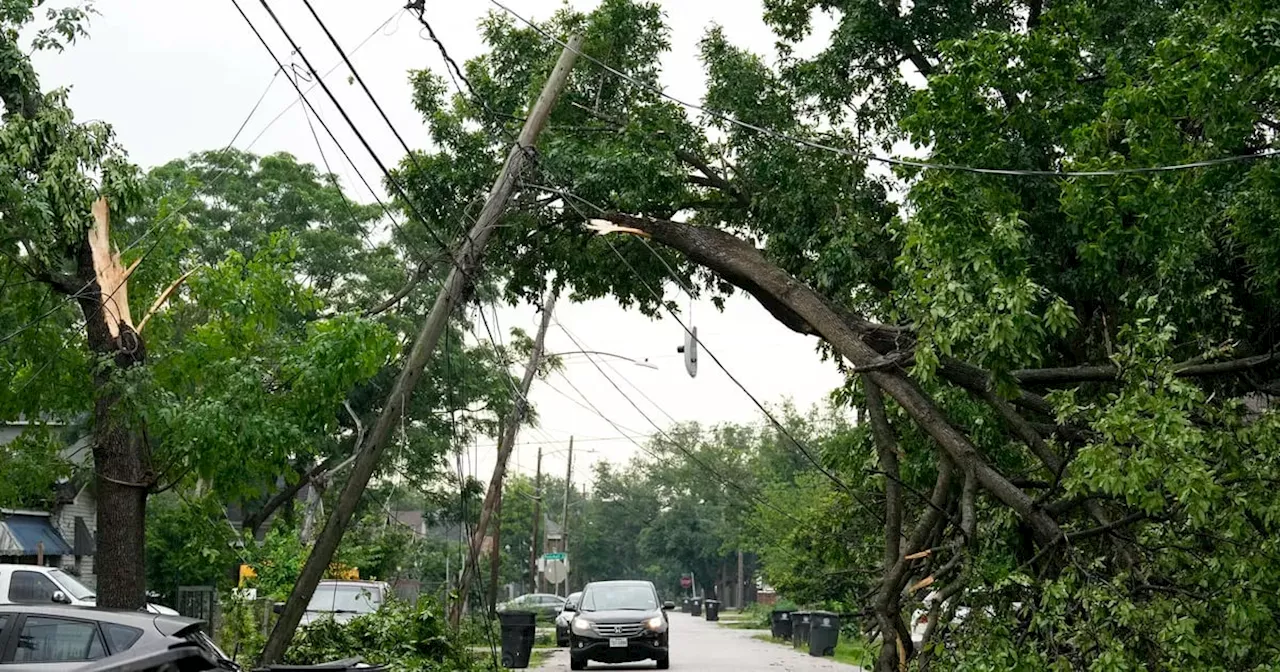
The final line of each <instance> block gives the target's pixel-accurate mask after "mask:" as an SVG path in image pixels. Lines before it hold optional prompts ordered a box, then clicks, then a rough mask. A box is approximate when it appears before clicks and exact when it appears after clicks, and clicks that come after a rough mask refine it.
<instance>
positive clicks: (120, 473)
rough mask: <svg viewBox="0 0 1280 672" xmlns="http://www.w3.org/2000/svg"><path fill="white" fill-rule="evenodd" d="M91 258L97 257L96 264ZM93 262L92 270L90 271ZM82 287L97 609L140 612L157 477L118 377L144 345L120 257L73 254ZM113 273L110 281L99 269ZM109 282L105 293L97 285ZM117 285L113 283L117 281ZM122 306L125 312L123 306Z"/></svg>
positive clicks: (98, 229)
mask: <svg viewBox="0 0 1280 672" xmlns="http://www.w3.org/2000/svg"><path fill="white" fill-rule="evenodd" d="M94 218H95V220H96V222H95V228H94V231H93V232H91V233H90V239H92V238H93V237H94V236H95V235H97V236H99V237H98V240H106V238H107V237H108V235H109V228H108V223H107V206H106V202H105V201H101V200H100V201H99V202H98V203H96V204H95V205H94ZM95 256H96V259H95ZM95 262H96V266H95ZM77 266H78V275H79V277H80V278H81V280H82V281H83V284H84V286H85V289H84V290H83V291H81V292H79V293H78V294H77V295H76V297H77V301H78V303H79V305H80V310H81V312H82V313H83V314H84V318H85V336H86V339H87V342H88V345H89V350H90V351H91V352H92V353H93V354H94V355H95V356H97V357H99V358H100V359H101V360H102V361H103V362H104V365H103V366H99V367H97V368H96V370H95V373H94V380H93V384H94V400H93V462H94V474H95V476H96V485H97V500H98V537H97V541H98V547H97V555H96V557H95V560H96V562H95V563H94V564H95V569H96V570H97V574H98V606H100V607H111V608H119V609H138V608H141V607H142V606H143V605H144V604H145V603H146V565H145V563H143V561H142V559H143V556H144V554H145V549H146V529H147V511H146V507H147V493H148V491H149V489H150V487H151V485H152V482H153V480H154V475H153V474H152V469H151V454H150V451H149V449H148V446H147V443H146V437H145V430H143V429H142V428H141V426H140V425H139V424H138V423H137V422H136V420H135V418H132V417H130V413H129V410H128V403H127V400H126V399H125V396H124V391H123V385H122V381H121V380H120V378H121V374H122V373H123V372H125V371H126V370H128V369H130V368H133V367H135V366H140V365H142V364H143V363H145V362H146V346H145V344H144V343H143V340H142V336H141V335H139V334H138V332H137V331H135V330H134V328H133V326H132V324H131V319H130V318H129V316H128V308H127V306H128V303H127V302H128V295H127V293H126V292H125V290H124V278H123V276H122V275H120V274H119V273H118V271H120V270H122V269H120V268H119V263H118V259H115V260H110V259H108V260H105V261H104V259H103V258H102V256H101V255H95V253H94V250H93V249H92V245H91V244H90V243H89V242H88V240H86V242H85V243H84V244H83V245H82V246H81V248H80V249H79V250H78V260H77ZM107 266H111V267H114V269H115V270H116V271H117V273H116V274H115V276H114V277H115V279H111V276H110V275H108V276H105V277H104V275H103V270H104V267H107ZM99 278H104V279H105V280H106V287H107V289H105V290H104V285H103V284H102V283H100V282H99ZM116 280H118V282H117V281H116ZM121 305H123V306H124V308H123V309H122V308H120V306H121Z"/></svg>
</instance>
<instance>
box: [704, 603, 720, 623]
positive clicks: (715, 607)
mask: <svg viewBox="0 0 1280 672" xmlns="http://www.w3.org/2000/svg"><path fill="white" fill-rule="evenodd" d="M703 606H704V607H706V609H707V620H708V621H718V620H720V600H707V602H706V604H704V605H703Z"/></svg>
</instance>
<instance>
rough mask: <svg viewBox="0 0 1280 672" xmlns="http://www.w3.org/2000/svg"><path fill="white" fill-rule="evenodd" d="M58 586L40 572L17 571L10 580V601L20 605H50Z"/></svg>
mask: <svg viewBox="0 0 1280 672" xmlns="http://www.w3.org/2000/svg"><path fill="white" fill-rule="evenodd" d="M58 590H60V589H59V588H58V584H56V583H54V582H53V581H50V580H49V577H47V576H45V575H44V574H41V573H40V572H26V571H17V572H14V573H13V576H12V577H11V578H10V579H9V601H10V602H16V603H18V604H49V603H50V602H53V594H54V593H55V592H57V591H58Z"/></svg>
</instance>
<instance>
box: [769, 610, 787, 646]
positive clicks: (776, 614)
mask: <svg viewBox="0 0 1280 672" xmlns="http://www.w3.org/2000/svg"><path fill="white" fill-rule="evenodd" d="M791 614H792V611H791V610H790V609H774V610H773V612H772V613H770V614H769V634H771V635H773V636H774V638H775V639H791Z"/></svg>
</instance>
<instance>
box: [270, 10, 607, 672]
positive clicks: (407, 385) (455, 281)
mask: <svg viewBox="0 0 1280 672" xmlns="http://www.w3.org/2000/svg"><path fill="white" fill-rule="evenodd" d="M581 47H582V37H581V36H578V35H575V36H573V37H572V38H570V39H569V43H568V46H567V48H566V49H565V50H564V51H562V52H561V54H560V59H559V60H558V61H557V62H556V66H555V69H554V70H552V72H551V75H550V77H548V78H547V83H546V84H545V85H544V86H543V87H542V92H541V93H540V94H539V95H538V100H537V101H536V102H534V104H533V108H532V109H531V110H530V111H529V117H528V119H526V120H525V122H524V128H522V129H521V131H520V137H519V139H518V140H517V141H516V146H515V147H512V148H511V151H510V152H509V153H508V154H507V161H506V163H505V164H504V165H503V167H502V172H501V173H500V174H499V175H498V179H497V180H496V181H495V182H494V183H493V187H492V188H491V189H490V190H489V196H488V198H487V199H486V200H485V204H484V207H483V208H482V209H481V210H480V215H479V216H478V217H477V218H476V222H475V225H474V226H472V227H471V231H470V232H469V233H468V234H467V237H466V239H465V240H464V241H463V242H462V245H461V246H460V248H459V249H458V251H457V254H456V255H455V256H454V259H453V267H452V268H451V269H450V270H449V275H448V277H446V278H445V282H444V286H443V287H441V289H440V293H439V294H438V295H437V296H436V301H435V304H434V305H432V307H431V312H430V313H429V314H428V315H427V319H426V320H425V321H424V322H423V323H422V328H421V329H420V330H419V331H418V334H417V336H416V337H415V338H414V342H413V347H412V349H410V351H409V355H408V356H407V357H406V358H405V362H404V367H403V368H401V370H400V375H399V376H398V377H397V378H396V381H395V384H394V385H393V386H392V388H391V392H390V393H389V394H388V395H387V399H386V401H385V402H384V403H383V405H382V412H381V413H380V414H379V415H378V420H377V422H376V423H375V424H374V426H373V430H372V431H370V432H369V435H368V436H367V437H366V438H365V442H364V444H363V445H362V446H361V447H360V451H359V453H357V455H356V461H355V464H354V466H353V467H352V469H351V477H350V479H349V480H348V481H347V484H346V486H345V487H344V488H343V489H342V494H341V495H340V496H339V498H338V503H337V505H336V506H335V507H334V508H333V513H331V514H330V515H329V518H328V520H327V521H326V522H325V525H324V529H323V530H321V531H320V535H319V536H318V537H316V542H315V545H314V546H313V547H312V549H311V553H310V554H309V555H308V556H307V562H306V564H305V565H303V567H302V572H301V573H300V574H299V575H298V580H297V582H296V583H294V586H293V590H292V591H291V592H290V593H289V599H288V601H286V602H285V605H284V609H283V610H282V611H281V614H280V620H278V621H277V622H276V626H275V628H274V629H273V630H272V631H271V636H270V637H268V638H267V643H266V646H264V647H263V650H262V656H261V660H260V663H261V664H262V665H263V666H265V665H267V664H270V663H274V662H275V661H277V660H279V659H280V657H281V655H282V654H283V653H284V650H285V647H287V646H288V645H289V642H290V641H291V640H292V639H293V633H294V632H295V631H296V630H297V629H298V623H299V622H300V621H301V620H302V615H303V613H304V612H305V611H306V608H307V603H308V602H310V601H311V596H312V595H313V594H314V593H315V590H316V585H317V584H319V583H320V579H321V577H322V576H324V572H325V570H326V569H327V568H328V567H329V563H331V562H332V561H333V556H334V553H335V552H336V551H337V550H338V543H339V542H340V541H342V535H343V532H344V531H345V530H346V528H347V525H348V524H350V522H351V518H352V516H353V515H354V514H355V511H356V507H357V506H358V505H359V504H360V499H361V497H362V496H363V495H364V491H365V488H366V487H367V486H368V485H369V479H370V477H372V476H373V472H374V471H375V470H376V469H377V467H378V462H379V460H380V459H381V457H382V453H383V451H384V450H385V449H386V447H387V441H388V440H389V439H390V438H391V434H392V431H393V430H394V429H395V427H396V425H397V423H398V421H399V419H400V415H401V413H403V412H404V409H405V408H406V407H407V406H408V405H409V397H410V395H412V394H413V390H414V388H416V387H417V386H418V381H419V380H420V379H421V378H422V374H423V371H424V369H425V368H426V365H427V363H428V362H429V361H430V360H431V356H432V354H433V353H434V352H435V349H436V345H437V344H438V343H439V342H440V336H441V335H442V334H443V333H444V331H445V328H446V327H447V326H448V324H449V317H450V315H452V314H453V309H454V307H456V306H458V305H460V304H463V303H465V302H466V298H467V295H468V293H469V292H470V290H471V284H472V283H471V279H472V276H473V274H474V273H475V272H476V271H477V270H478V269H479V268H480V262H481V260H482V257H483V253H484V249H485V246H486V245H488V243H489V238H490V237H491V236H492V235H493V232H494V230H495V228H496V226H497V224H498V220H499V219H500V218H501V216H502V213H503V211H504V210H505V209H506V205H507V201H508V200H510V198H511V194H512V193H513V192H514V191H515V188H516V182H517V180H518V178H519V176H520V173H521V171H522V170H523V169H524V166H525V163H526V162H527V161H528V160H529V153H530V151H531V150H532V149H533V147H534V144H535V141H536V140H537V139H538V135H539V134H540V133H541V132H542V129H543V128H544V127H546V125H547V119H548V118H549V116H550V114H551V109H552V108H553V107H554V106H555V102H556V99H557V98H558V97H559V96H560V92H561V91H562V90H564V87H565V84H566V83H567V82H568V79H569V71H570V70H572V69H573V64H574V62H575V61H576V60H577V56H578V50H579V49H580V48H581Z"/></svg>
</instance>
